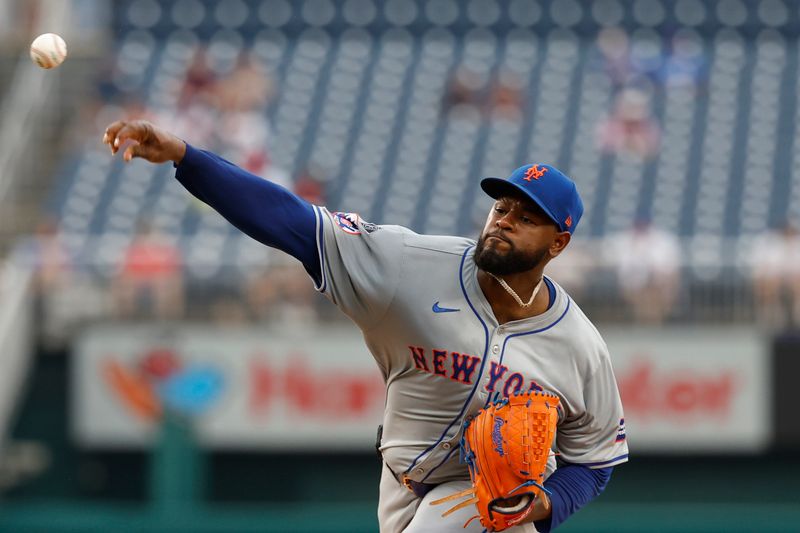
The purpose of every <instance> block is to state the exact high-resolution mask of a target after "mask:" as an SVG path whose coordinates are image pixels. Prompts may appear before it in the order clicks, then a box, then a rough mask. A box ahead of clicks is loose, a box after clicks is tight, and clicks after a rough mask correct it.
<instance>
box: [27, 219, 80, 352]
mask: <svg viewBox="0 0 800 533" xmlns="http://www.w3.org/2000/svg"><path fill="white" fill-rule="evenodd" d="M18 254H19V255H18V257H19V258H20V259H21V263H22V264H23V265H24V266H26V267H27V268H29V269H30V270H31V271H32V272H33V288H34V298H35V300H34V309H35V311H34V312H35V315H36V326H37V328H38V331H37V339H38V341H39V343H40V348H42V349H44V350H46V351H57V350H59V349H60V348H62V347H63V346H64V344H65V343H66V341H67V339H68V336H69V333H70V329H71V327H72V326H74V325H75V323H76V321H79V320H80V319H81V318H83V317H84V316H85V315H86V314H87V313H88V314H92V311H91V310H90V309H89V307H91V305H92V298H91V296H92V294H90V291H87V290H86V286H85V285H84V284H81V283H80V281H81V280H79V279H77V278H76V275H75V274H76V269H75V264H74V261H73V258H72V255H71V254H70V252H69V250H68V249H67V247H66V245H65V244H64V242H63V240H62V238H61V233H60V231H59V228H58V225H57V223H56V222H55V220H54V219H52V218H49V217H45V218H43V219H42V220H41V221H40V222H39V223H38V225H37V227H36V233H35V234H34V235H33V236H32V237H31V238H30V239H27V240H25V241H23V243H22V244H21V246H20V248H19V249H18ZM81 296H83V299H82V300H81V299H80V297H81Z"/></svg>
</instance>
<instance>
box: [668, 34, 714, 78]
mask: <svg viewBox="0 0 800 533" xmlns="http://www.w3.org/2000/svg"><path fill="white" fill-rule="evenodd" d="M671 47H672V50H671V54H670V55H669V57H667V59H666V61H664V65H663V67H662V69H661V76H660V77H661V82H662V83H663V84H664V85H665V86H667V87H683V88H690V89H694V88H697V87H698V86H699V85H700V84H701V83H702V82H704V81H705V75H706V58H705V53H704V51H703V43H702V42H701V41H700V39H699V37H697V36H696V35H695V34H694V33H690V32H687V31H678V32H676V33H675V35H674V36H673V37H672V42H671Z"/></svg>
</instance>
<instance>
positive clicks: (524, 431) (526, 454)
mask: <svg viewBox="0 0 800 533" xmlns="http://www.w3.org/2000/svg"><path fill="white" fill-rule="evenodd" d="M558 405H559V399H558V397H557V396H554V395H552V394H549V393H545V392H539V391H533V392H530V393H527V394H517V395H514V396H511V397H510V398H508V399H503V400H500V401H498V402H496V403H494V404H491V405H489V406H488V407H486V408H485V409H482V410H481V411H480V412H479V413H478V415H477V416H475V418H474V419H472V420H471V421H470V420H467V422H465V424H464V435H463V437H462V438H461V459H462V461H463V462H465V463H466V464H467V466H468V467H469V475H470V478H471V479H472V488H470V489H468V490H465V491H463V492H459V493H456V494H453V495H451V496H447V497H446V498H442V499H440V500H436V501H433V502H431V505H438V504H440V503H443V502H447V501H452V500H455V499H458V498H463V497H466V496H469V497H470V498H469V499H467V500H465V501H463V502H461V503H459V504H458V505H456V506H455V507H453V508H451V509H449V510H448V511H445V513H444V514H443V515H442V516H447V515H449V514H450V513H452V512H454V511H457V510H459V509H462V508H464V507H467V506H469V505H472V504H475V506H476V507H477V508H478V514H477V515H475V516H473V517H472V518H470V519H469V520H468V521H467V523H466V524H464V527H466V526H467V524H469V522H471V521H472V520H474V519H475V518H480V521H481V524H482V525H483V527H485V528H486V529H487V530H489V531H503V530H504V529H507V528H509V527H511V526H514V525H516V524H519V523H520V522H522V521H523V520H525V519H526V518H527V517H528V516H530V514H531V512H532V511H533V508H534V503H535V502H536V500H537V498H542V497H543V495H542V493H543V492H547V489H545V488H544V485H543V483H544V473H545V468H546V467H547V459H548V457H549V456H550V454H551V451H550V447H551V446H552V444H553V437H554V436H555V432H556V424H557V422H558Z"/></svg>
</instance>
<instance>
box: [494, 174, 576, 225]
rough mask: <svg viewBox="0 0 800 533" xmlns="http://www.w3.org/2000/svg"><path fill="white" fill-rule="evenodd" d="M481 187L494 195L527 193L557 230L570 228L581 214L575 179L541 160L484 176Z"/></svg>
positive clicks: (495, 196) (499, 196)
mask: <svg viewBox="0 0 800 533" xmlns="http://www.w3.org/2000/svg"><path fill="white" fill-rule="evenodd" d="M481 188H482V189H483V190H484V192H486V194H488V195H489V196H491V197H492V198H494V199H498V198H501V197H503V196H507V195H514V194H520V193H521V194H523V195H524V196H527V197H528V198H530V199H531V201H533V202H534V203H536V204H537V205H538V206H539V207H540V208H541V209H542V210H543V211H544V212H545V214H546V215H547V216H548V217H550V219H551V220H552V221H553V222H555V223H556V225H557V226H558V228H559V230H561V231H568V232H570V233H572V232H574V231H575V228H576V226H577V225H578V222H579V221H580V219H581V216H582V215H583V202H582V201H581V197H580V195H579V194H578V189H577V187H576V186H575V182H574V181H572V180H571V179H570V178H568V177H567V176H566V175H565V174H564V173H563V172H561V171H560V170H558V169H557V168H555V167H554V166H552V165H548V164H545V163H531V164H528V165H523V166H521V167H519V168H518V169H516V170H515V171H514V172H512V173H511V175H510V176H509V177H508V178H505V179H504V178H498V177H487V178H484V179H482V180H481Z"/></svg>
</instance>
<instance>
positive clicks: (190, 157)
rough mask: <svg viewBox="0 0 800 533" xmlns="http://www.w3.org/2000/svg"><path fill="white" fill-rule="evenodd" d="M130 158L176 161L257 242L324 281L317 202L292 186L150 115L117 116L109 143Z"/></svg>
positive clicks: (197, 192)
mask: <svg viewBox="0 0 800 533" xmlns="http://www.w3.org/2000/svg"><path fill="white" fill-rule="evenodd" d="M126 141H130V142H131V143H130V144H129V145H128V146H127V147H126V148H125V150H124V152H123V156H122V157H123V159H124V160H125V161H126V162H127V161H130V160H132V159H133V158H134V157H139V158H142V159H145V160H147V161H150V162H151V163H165V162H168V161H172V162H173V163H174V164H175V165H176V167H177V172H176V174H175V177H176V178H177V179H178V181H179V182H180V183H181V184H182V185H183V186H184V187H186V189H187V190H188V191H189V192H191V193H192V194H193V195H194V196H196V197H197V198H198V199H200V200H202V201H203V202H205V203H207V204H208V205H210V206H211V207H213V208H214V209H215V210H216V211H217V212H219V213H220V214H221V215H222V216H223V217H225V218H226V219H227V220H228V221H229V222H230V223H231V224H233V225H234V226H236V227H237V228H239V229H240V230H242V231H243V232H244V233H246V234H247V235H249V236H250V237H252V238H254V239H256V240H257V241H259V242H261V243H263V244H266V245H267V246H271V247H273V248H277V249H279V250H282V251H284V252H286V253H288V254H290V255H292V256H293V257H295V258H297V259H298V260H300V262H302V263H303V266H304V267H305V268H306V270H307V271H308V273H309V274H310V275H311V277H312V278H313V279H314V280H315V281H316V282H317V283H319V282H320V279H321V272H320V264H319V256H318V254H317V246H316V222H317V221H316V214H315V212H314V207H313V206H312V205H311V204H309V203H308V202H306V201H305V200H303V199H301V198H299V197H297V196H296V195H294V194H293V193H291V192H290V191H288V190H287V189H285V188H283V187H281V186H280V185H276V184H274V183H271V182H269V181H267V180H265V179H263V178H260V177H258V176H255V175H253V174H251V173H249V172H247V171H245V170H243V169H241V168H239V167H237V166H236V165H234V164H233V163H230V162H229V161H226V160H225V159H223V158H221V157H219V156H217V155H215V154H213V153H211V152H206V151H204V150H197V149H195V148H193V147H192V146H191V145H188V144H187V143H185V142H184V141H183V140H181V139H179V138H178V137H176V136H175V135H172V134H171V133H169V132H167V131H165V130H163V129H161V128H158V127H156V126H154V125H153V124H151V123H150V122H147V121H144V120H136V121H130V122H126V121H117V122H114V123H113V124H111V125H110V126H109V127H108V128H107V129H106V132H105V135H104V136H103V142H104V143H106V144H108V145H109V146H110V147H111V153H112V154H116V153H117V152H118V151H119V150H120V148H122V147H123V146H124V145H125V143H126Z"/></svg>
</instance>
